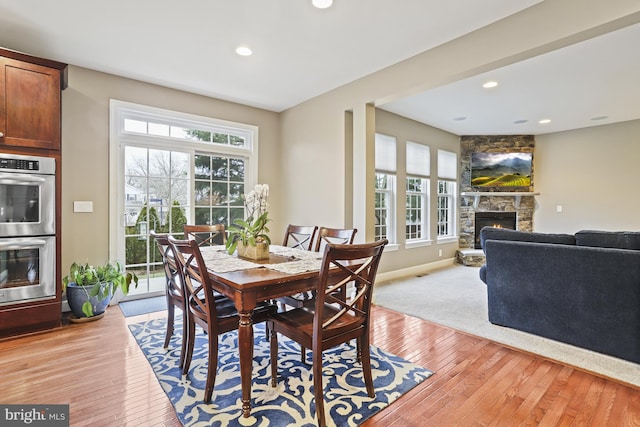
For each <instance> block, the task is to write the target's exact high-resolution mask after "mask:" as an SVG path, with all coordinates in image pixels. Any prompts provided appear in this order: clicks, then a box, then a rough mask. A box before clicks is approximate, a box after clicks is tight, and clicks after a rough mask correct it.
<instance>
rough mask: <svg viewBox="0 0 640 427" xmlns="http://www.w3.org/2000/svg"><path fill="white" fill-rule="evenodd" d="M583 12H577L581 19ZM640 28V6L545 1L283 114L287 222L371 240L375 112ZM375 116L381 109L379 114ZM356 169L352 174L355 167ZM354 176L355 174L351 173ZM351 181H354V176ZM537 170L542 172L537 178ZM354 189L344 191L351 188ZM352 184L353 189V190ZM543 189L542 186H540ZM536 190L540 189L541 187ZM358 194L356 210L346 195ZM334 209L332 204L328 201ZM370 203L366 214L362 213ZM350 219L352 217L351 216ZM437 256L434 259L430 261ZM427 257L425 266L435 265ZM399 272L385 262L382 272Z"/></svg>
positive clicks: (625, 0)
mask: <svg viewBox="0 0 640 427" xmlns="http://www.w3.org/2000/svg"><path fill="white" fill-rule="evenodd" d="M578 11H579V13H577V12H578ZM637 22H640V3H638V2H637V1H636V0H619V1H616V2H601V1H599V0H564V1H550V0H548V1H545V2H542V3H539V4H537V5H535V6H533V7H531V8H529V9H526V10H525V11H523V12H521V13H518V14H516V15H514V16H512V17H508V18H506V19H504V20H502V21H500V22H497V23H495V24H493V25H490V26H488V27H485V28H482V29H480V30H478V31H475V32H473V33H471V34H469V35H467V36H463V37H460V38H458V39H456V40H453V41H451V42H449V43H446V44H444V45H441V46H439V47H437V48H434V49H432V50H430V51H427V52H424V53H422V54H420V55H417V56H415V57H413V58H410V59H408V60H406V61H403V62H401V63H399V64H396V65H393V66H391V67H388V68H386V69H383V70H381V71H378V72H376V73H373V74H371V75H369V76H366V77H364V78H362V79H359V80H357V81H355V82H353V83H350V84H348V85H345V86H343V87H340V88H338V89H336V90H333V91H331V92H328V93H325V94H323V95H321V96H318V97H316V98H314V99H312V100H309V101H307V102H305V103H303V104H300V105H298V106H296V107H294V108H291V109H289V110H287V111H285V112H283V113H282V122H281V123H282V153H283V157H282V162H283V164H285V165H287V167H286V170H285V172H284V175H283V182H282V184H283V188H284V189H286V191H285V194H284V195H283V203H284V205H283V213H285V214H286V215H287V217H286V219H285V218H283V220H284V221H285V222H288V221H289V222H307V223H318V222H327V223H331V224H332V225H343V224H350V223H353V224H354V225H356V226H358V228H359V229H361V230H363V231H364V232H363V233H360V235H366V236H368V235H371V232H370V230H372V229H373V222H372V219H371V217H370V216H367V215H366V212H370V211H372V210H373V200H372V198H370V197H364V198H363V197H362V196H361V195H363V194H367V191H368V188H367V187H366V185H367V183H370V182H372V179H373V174H374V170H373V161H372V159H373V157H372V155H371V150H372V149H373V134H372V133H371V132H370V129H371V126H370V123H371V122H372V121H373V122H375V112H374V113H372V112H371V111H372V109H369V108H367V106H369V105H372V104H373V105H380V104H381V103H384V102H388V101H390V100H393V99H397V98H399V97H402V96H407V95H411V94H414V93H417V92H418V91H421V90H426V89H429V88H434V87H438V86H441V85H444V84H447V83H450V82H453V81H456V80H459V79H463V78H467V77H470V76H473V75H476V74H479V73H482V72H485V71H489V70H492V69H495V68H497V67H500V66H504V65H508V64H510V63H515V62H518V61H521V60H524V59H527V58H531V57H533V56H536V55H539V54H542V53H545V52H549V51H552V50H554V49H558V48H560V47H563V46H567V45H569V44H572V43H576V42H579V41H581V40H585V39H588V38H590V37H594V36H597V35H600V34H603V33H606V32H608V31H613V30H615V29H617V28H621V27H624V26H626V25H629V24H631V23H637ZM345 111H351V112H353V138H352V139H353V154H352V156H353V164H352V165H346V164H345V163H346V160H345V159H347V158H348V157H347V156H345V150H347V149H349V150H350V149H351V147H350V146H349V144H347V143H348V142H349V143H350V141H349V139H348V138H345V135H344V127H345V123H344V122H345ZM374 111H375V110H374ZM349 166H351V167H349ZM346 171H349V172H346ZM351 172H352V173H353V176H349V174H350V173H351ZM537 174H538V170H536V176H537ZM347 183H349V184H350V185H353V188H352V189H349V191H347V189H345V185H346V184H347ZM351 183H352V184H351ZM536 186H537V183H536ZM536 190H538V188H536ZM346 194H353V200H355V203H354V208H353V209H349V208H348V207H347V206H346V204H348V203H352V202H351V201H349V200H347V199H346V197H345V195H346ZM329 200H330V201H331V202H329V203H328V202H327V201H329ZM363 204H366V206H365V207H366V209H359V207H361V206H362V205H363ZM349 213H352V215H353V218H346V217H345V216H346V215H347V214H349ZM431 255H432V254H431ZM431 255H429V256H425V258H424V259H423V260H421V261H422V263H430V262H437V259H433V258H430V256H431ZM398 266H399V265H398V264H396V263H395V260H394V259H393V257H390V256H387V255H385V257H383V261H382V264H381V266H380V271H381V272H388V271H391V270H394V269H396V268H397V267H398Z"/></svg>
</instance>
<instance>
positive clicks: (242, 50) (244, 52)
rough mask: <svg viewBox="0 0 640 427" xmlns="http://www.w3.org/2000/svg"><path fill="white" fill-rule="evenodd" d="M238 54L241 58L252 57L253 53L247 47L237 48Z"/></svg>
mask: <svg viewBox="0 0 640 427" xmlns="http://www.w3.org/2000/svg"><path fill="white" fill-rule="evenodd" d="M236 53H237V54H238V55H240V56H251V54H252V53H253V52H252V51H251V49H249V48H248V47H247V46H238V47H237V48H236Z"/></svg>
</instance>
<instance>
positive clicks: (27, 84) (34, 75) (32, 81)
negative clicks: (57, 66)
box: [0, 58, 60, 150]
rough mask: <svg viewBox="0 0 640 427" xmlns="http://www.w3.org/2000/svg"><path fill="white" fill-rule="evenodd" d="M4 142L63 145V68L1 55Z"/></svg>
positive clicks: (0, 106) (0, 125) (0, 119)
mask: <svg viewBox="0 0 640 427" xmlns="http://www.w3.org/2000/svg"><path fill="white" fill-rule="evenodd" d="M0 65H1V66H2V75H0V133H2V134H3V136H2V137H0V145H14V146H20V147H33V148H46V149H54V150H59V149H60V72H59V71H58V70H54V69H51V68H47V67H43V66H40V65H35V64H31V63H27V62H22V61H16V60H13V59H8V58H3V59H0Z"/></svg>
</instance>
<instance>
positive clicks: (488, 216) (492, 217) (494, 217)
mask: <svg viewBox="0 0 640 427" xmlns="http://www.w3.org/2000/svg"><path fill="white" fill-rule="evenodd" d="M475 224H476V225H475V234H474V238H475V249H480V248H481V245H480V230H482V228H483V227H498V228H507V229H510V230H515V229H516V213H515V212H476V213H475Z"/></svg>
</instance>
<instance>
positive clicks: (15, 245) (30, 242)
mask: <svg viewBox="0 0 640 427" xmlns="http://www.w3.org/2000/svg"><path fill="white" fill-rule="evenodd" d="M46 243H47V242H46V241H45V240H42V239H31V238H27V239H10V240H9V239H7V240H5V239H2V240H0V250H3V251H17V250H20V249H29V247H32V246H44V245H45V244H46Z"/></svg>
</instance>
